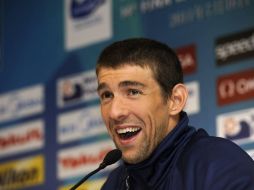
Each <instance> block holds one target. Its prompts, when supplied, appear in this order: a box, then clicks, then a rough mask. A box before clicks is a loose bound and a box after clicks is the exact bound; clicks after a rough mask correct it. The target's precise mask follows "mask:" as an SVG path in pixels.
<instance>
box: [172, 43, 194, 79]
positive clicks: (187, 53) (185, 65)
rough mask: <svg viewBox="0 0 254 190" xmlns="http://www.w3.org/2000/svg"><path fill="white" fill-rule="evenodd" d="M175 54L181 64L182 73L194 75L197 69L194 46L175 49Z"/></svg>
mask: <svg viewBox="0 0 254 190" xmlns="http://www.w3.org/2000/svg"><path fill="white" fill-rule="evenodd" d="M176 53H177V55H178V58H179V60H180V62H181V65H182V69H183V73H184V74H191V73H194V72H195V71H196V68H197V58H196V46H195V45H194V44H191V45H188V46H184V47H181V48H177V49H176Z"/></svg>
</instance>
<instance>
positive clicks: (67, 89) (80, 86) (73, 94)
mask: <svg viewBox="0 0 254 190" xmlns="http://www.w3.org/2000/svg"><path fill="white" fill-rule="evenodd" d="M97 98H98V95H97V78H96V74H95V71H94V70H91V71H86V72H83V73H79V74H76V75H72V76H69V77H64V78H61V79H59V80H58V82H57V104H58V106H59V107H64V106H67V105H72V104H77V103H82V102H87V101H90V100H95V99H97Z"/></svg>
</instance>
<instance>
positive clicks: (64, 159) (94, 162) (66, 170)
mask: <svg viewBox="0 0 254 190" xmlns="http://www.w3.org/2000/svg"><path fill="white" fill-rule="evenodd" d="M114 148H115V146H114V144H113V142H112V141H111V140H106V141H105V140H104V141H100V142H96V143H94V144H86V145H81V146H76V147H73V148H68V149H63V150H61V151H59V152H58V156H57V159H58V160H57V168H58V170H57V176H58V179H66V178H73V177H77V176H83V175H85V174H87V173H89V172H91V171H93V170H95V169H96V168H98V166H99V164H100V163H101V162H102V160H103V158H104V156H105V155H106V153H107V152H109V151H110V150H112V149H114ZM114 167H115V165H112V166H108V167H107V168H105V169H104V171H105V170H106V171H107V170H108V171H109V170H111V169H112V168H114Z"/></svg>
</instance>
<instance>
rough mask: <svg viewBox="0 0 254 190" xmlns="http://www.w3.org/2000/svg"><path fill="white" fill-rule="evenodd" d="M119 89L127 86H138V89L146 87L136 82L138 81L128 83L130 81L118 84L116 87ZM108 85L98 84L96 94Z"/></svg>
mask: <svg viewBox="0 0 254 190" xmlns="http://www.w3.org/2000/svg"><path fill="white" fill-rule="evenodd" d="M118 86H119V87H128V86H137V87H138V86H139V87H142V88H143V87H145V86H146V85H145V84H143V83H141V82H138V81H130V80H126V81H122V82H120V83H119V85H118ZM107 87H108V85H107V84H106V83H100V84H99V85H98V87H97V92H99V91H101V90H103V89H105V88H107Z"/></svg>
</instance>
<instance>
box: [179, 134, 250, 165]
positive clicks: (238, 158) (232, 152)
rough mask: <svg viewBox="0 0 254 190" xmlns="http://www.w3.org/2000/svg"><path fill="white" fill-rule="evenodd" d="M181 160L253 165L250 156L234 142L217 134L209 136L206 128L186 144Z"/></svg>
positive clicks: (201, 162)
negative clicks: (216, 135)
mask: <svg viewBox="0 0 254 190" xmlns="http://www.w3.org/2000/svg"><path fill="white" fill-rule="evenodd" d="M179 161H180V162H186V161H187V163H197V162H198V163H200V164H212V163H213V164H217V165H223V164H230V163H235V164H236V163H238V164H240V163H242V162H245V163H246V164H251V165H253V160H252V159H251V158H250V156H249V155H248V154H247V153H246V152H245V151H244V150H243V149H242V148H240V147H239V146H238V145H236V144H235V143H234V142H232V141H230V140H228V139H225V138H221V137H215V136H209V135H208V134H207V133H206V131H205V130H203V129H199V130H197V132H196V134H194V135H193V137H192V139H191V140H190V141H189V143H188V144H187V145H186V146H185V148H184V150H183V152H182V154H181V156H180V159H179Z"/></svg>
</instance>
